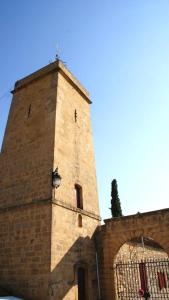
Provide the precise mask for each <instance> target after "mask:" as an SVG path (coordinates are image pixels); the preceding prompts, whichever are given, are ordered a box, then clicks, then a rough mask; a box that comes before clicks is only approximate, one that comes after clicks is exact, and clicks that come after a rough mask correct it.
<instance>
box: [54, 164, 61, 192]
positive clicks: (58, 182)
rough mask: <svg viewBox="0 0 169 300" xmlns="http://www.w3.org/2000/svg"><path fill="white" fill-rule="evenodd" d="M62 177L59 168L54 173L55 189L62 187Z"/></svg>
mask: <svg viewBox="0 0 169 300" xmlns="http://www.w3.org/2000/svg"><path fill="white" fill-rule="evenodd" d="M61 179H62V177H61V176H60V175H59V173H58V167H57V168H56V169H55V171H53V172H52V186H53V187H54V188H56V189H57V188H58V187H59V186H60V183H61Z"/></svg>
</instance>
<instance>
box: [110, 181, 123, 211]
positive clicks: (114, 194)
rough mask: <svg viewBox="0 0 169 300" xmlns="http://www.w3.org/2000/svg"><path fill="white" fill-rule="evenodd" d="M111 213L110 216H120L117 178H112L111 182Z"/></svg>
mask: <svg viewBox="0 0 169 300" xmlns="http://www.w3.org/2000/svg"><path fill="white" fill-rule="evenodd" d="M111 214H112V217H121V216H122V209H121V203H120V199H119V195H118V186H117V180H116V179H113V181H112V183H111Z"/></svg>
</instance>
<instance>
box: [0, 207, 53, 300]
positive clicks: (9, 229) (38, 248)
mask: <svg viewBox="0 0 169 300" xmlns="http://www.w3.org/2000/svg"><path fill="white" fill-rule="evenodd" d="M50 219H51V206H50V205H49V204H39V205H37V204H31V205H25V206H22V207H18V208H17V209H16V208H15V209H7V210H2V209H1V210H0V270H1V271H0V287H3V288H5V289H6V290H7V291H9V293H11V294H12V295H18V296H21V297H23V298H24V300H35V299H36V300H47V299H49V279H50V257H51V248H50V244H51V239H50V232H51V223H50Z"/></svg>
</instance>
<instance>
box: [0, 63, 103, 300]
mask: <svg viewBox="0 0 169 300" xmlns="http://www.w3.org/2000/svg"><path fill="white" fill-rule="evenodd" d="M12 93H13V101H12V105H11V109H10V113H9V118H8V123H7V127H6V132H5V136H4V141H3V145H2V151H1V155H0V269H1V272H0V289H3V290H4V289H5V290H7V291H9V292H11V293H12V294H15V295H18V296H22V297H23V298H24V299H25V300H48V299H51V300H62V299H66V300H95V299H97V291H98V286H97V272H96V259H95V258H96V253H95V247H94V242H93V235H94V232H95V230H96V228H97V226H98V225H99V221H100V217H99V208H98V196H97V187H96V175H95V163H94V152H93V145H92V132H91V125H90V110H89V109H90V107H89V106H90V105H89V104H90V103H91V102H90V100H89V95H88V92H87V91H86V90H85V89H84V88H83V87H82V85H81V84H80V83H79V82H78V81H77V79H76V78H75V77H74V76H73V75H72V74H71V73H70V71H69V70H68V69H67V68H66V67H65V66H64V65H63V64H62V63H61V62H60V61H56V62H54V63H52V64H49V65H47V66H46V67H44V68H42V69H40V70H38V71H37V72H35V73H33V74H31V75H29V76H27V77H25V78H24V79H21V80H19V81H18V82H16V84H15V88H14V90H13V92H12ZM57 166H58V168H59V174H60V175H61V177H62V180H61V185H60V186H59V187H58V188H57V189H56V188H54V187H53V186H52V172H53V171H54V170H55V168H56V167H57Z"/></svg>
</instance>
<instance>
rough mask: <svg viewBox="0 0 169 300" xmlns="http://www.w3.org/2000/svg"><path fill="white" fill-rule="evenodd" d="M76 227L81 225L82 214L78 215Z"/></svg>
mask: <svg viewBox="0 0 169 300" xmlns="http://www.w3.org/2000/svg"><path fill="white" fill-rule="evenodd" d="M78 227H82V216H81V215H78Z"/></svg>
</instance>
